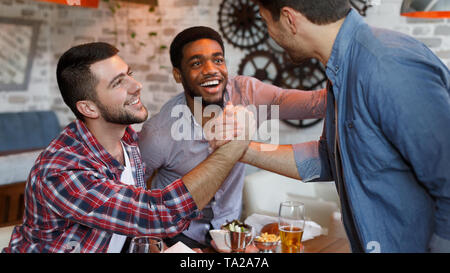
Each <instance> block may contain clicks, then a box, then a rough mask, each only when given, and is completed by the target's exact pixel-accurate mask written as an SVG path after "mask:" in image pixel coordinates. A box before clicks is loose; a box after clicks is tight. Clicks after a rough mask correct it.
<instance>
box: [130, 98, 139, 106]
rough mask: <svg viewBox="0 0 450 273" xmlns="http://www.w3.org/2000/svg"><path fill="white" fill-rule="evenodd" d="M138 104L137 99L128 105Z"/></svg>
mask: <svg viewBox="0 0 450 273" xmlns="http://www.w3.org/2000/svg"><path fill="white" fill-rule="evenodd" d="M138 102H139V99H137V100H135V101H133V102H131V103H130V105H135V104H138Z"/></svg>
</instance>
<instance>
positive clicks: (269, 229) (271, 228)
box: [261, 222, 280, 235]
mask: <svg viewBox="0 0 450 273" xmlns="http://www.w3.org/2000/svg"><path fill="white" fill-rule="evenodd" d="M262 233H268V234H275V235H279V234H280V231H279V230H278V223H276V222H275V223H270V224H267V225H265V226H263V227H262V229H261V234H262Z"/></svg>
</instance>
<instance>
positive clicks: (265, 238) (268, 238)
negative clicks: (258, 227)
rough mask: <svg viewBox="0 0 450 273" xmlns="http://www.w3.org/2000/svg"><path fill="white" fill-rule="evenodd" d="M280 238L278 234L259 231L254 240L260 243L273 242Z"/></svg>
mask: <svg viewBox="0 0 450 273" xmlns="http://www.w3.org/2000/svg"><path fill="white" fill-rule="evenodd" d="M279 240H280V236H279V235H275V234H269V233H267V232H264V233H261V235H259V236H258V237H256V238H255V241H257V242H261V243H273V242H277V241H279Z"/></svg>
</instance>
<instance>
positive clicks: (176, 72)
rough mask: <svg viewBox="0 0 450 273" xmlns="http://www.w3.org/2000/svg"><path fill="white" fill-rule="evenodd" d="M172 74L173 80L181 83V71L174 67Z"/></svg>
mask: <svg viewBox="0 0 450 273" xmlns="http://www.w3.org/2000/svg"><path fill="white" fill-rule="evenodd" d="M172 74H173V78H174V79H175V81H176V82H177V83H181V71H180V70H179V69H178V68H176V67H174V68H173V69H172Z"/></svg>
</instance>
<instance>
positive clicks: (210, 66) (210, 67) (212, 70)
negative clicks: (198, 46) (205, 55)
mask: <svg viewBox="0 0 450 273" xmlns="http://www.w3.org/2000/svg"><path fill="white" fill-rule="evenodd" d="M218 72H219V70H218V69H217V67H216V66H215V65H214V63H213V62H212V61H207V62H205V65H204V66H203V71H202V73H203V75H215V74H217V73H218Z"/></svg>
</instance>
